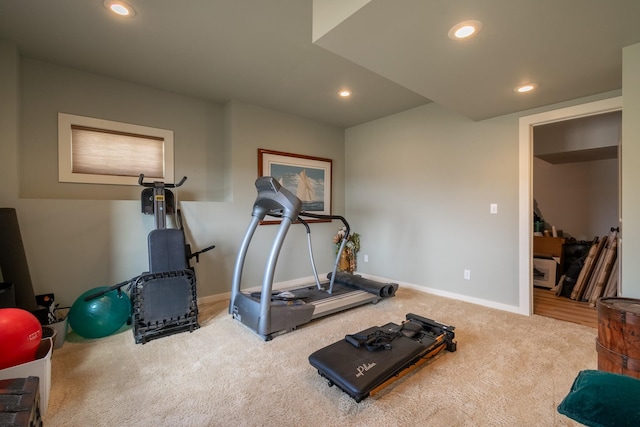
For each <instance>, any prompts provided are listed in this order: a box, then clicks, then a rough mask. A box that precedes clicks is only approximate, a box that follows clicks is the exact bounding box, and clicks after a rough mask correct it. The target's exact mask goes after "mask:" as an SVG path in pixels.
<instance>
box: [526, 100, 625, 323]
mask: <svg viewBox="0 0 640 427" xmlns="http://www.w3.org/2000/svg"><path fill="white" fill-rule="evenodd" d="M619 110H622V96H617V97H615V98H609V99H604V100H601V101H595V102H589V103H586V104H580V105H574V106H572V107H566V108H561V109H558V110H553V111H547V112H544V113H538V114H533V115H530V116H524V117H520V123H519V137H518V140H519V148H518V150H519V153H518V157H519V167H518V170H519V172H518V182H519V189H518V199H519V206H518V246H519V254H520V256H519V257H518V261H519V265H518V293H519V296H520V298H519V309H518V311H519V312H520V313H521V314H525V315H531V314H533V286H532V271H533V270H532V268H533V255H532V254H533V238H532V237H533V232H532V230H533V127H534V126H537V125H543V124H549V123H554V122H560V121H564V120H570V119H577V118H580V117H587V116H594V115H597V114H603V113H608V112H612V111H619ZM618 162H620V158H619V156H618ZM618 191H620V185H618Z"/></svg>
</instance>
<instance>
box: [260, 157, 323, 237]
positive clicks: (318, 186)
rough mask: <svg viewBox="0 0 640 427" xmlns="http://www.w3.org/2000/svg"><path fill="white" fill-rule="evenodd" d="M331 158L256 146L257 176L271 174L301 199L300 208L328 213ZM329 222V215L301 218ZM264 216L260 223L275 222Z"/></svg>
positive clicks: (315, 212)
mask: <svg viewBox="0 0 640 427" xmlns="http://www.w3.org/2000/svg"><path fill="white" fill-rule="evenodd" d="M332 168H333V160H331V159H326V158H322V157H315V156H307V155H303V154H294V153H285V152H282V151H273V150H267V149H264V148H258V177H261V176H272V177H274V178H275V179H276V180H277V181H278V182H279V183H280V185H282V186H283V187H284V188H286V189H287V190H289V191H291V192H292V193H293V194H294V195H296V196H297V197H298V198H299V199H300V200H301V201H302V210H304V211H306V212H310V213H314V214H320V215H331V200H332V183H333V170H332ZM305 221H306V222H330V221H331V220H330V219H305ZM279 223H280V220H279V219H276V220H264V221H261V224H279Z"/></svg>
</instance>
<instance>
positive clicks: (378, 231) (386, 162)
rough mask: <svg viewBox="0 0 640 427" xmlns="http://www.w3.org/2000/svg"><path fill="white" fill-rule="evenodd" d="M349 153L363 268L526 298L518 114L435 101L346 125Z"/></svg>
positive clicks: (497, 296)
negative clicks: (479, 114) (482, 112)
mask: <svg viewBox="0 0 640 427" xmlns="http://www.w3.org/2000/svg"><path fill="white" fill-rule="evenodd" d="M346 153H347V164H348V167H347V181H346V182H347V214H348V215H349V216H350V217H353V218H356V219H357V222H356V223H355V224H354V228H355V229H356V230H357V231H358V232H360V233H361V245H362V250H361V252H360V256H359V259H358V261H359V266H358V269H359V270H360V271H362V272H364V273H369V274H373V275H377V276H382V277H389V278H393V279H395V280H399V281H402V282H407V283H411V284H416V285H419V286H423V287H426V288H430V289H432V290H436V291H445V292H447V293H451V294H457V295H464V296H467V297H471V298H475V299H478V300H483V301H491V302H497V303H499V304H503V305H505V306H517V305H518V285H517V284H518V276H517V273H518V251H517V247H518V118H517V116H515V115H510V116H504V117H498V118H495V119H491V120H484V121H482V122H473V121H471V120H469V119H467V118H465V117H463V116H461V115H459V114H457V113H454V112H451V111H448V110H446V109H444V108H443V107H440V106H439V105H437V104H429V105H425V106H422V107H418V108H415V109H412V110H409V111H406V112H403V113H400V114H396V115H393V116H390V117H386V118H383V119H380V120H377V121H374V122H370V123H367V124H364V125H360V126H357V127H354V128H350V129H348V130H347V134H346ZM492 203H496V204H497V205H498V214H497V215H492V214H490V205H491V204H492ZM364 254H367V255H369V262H368V263H364V262H363V258H364V257H363V255H364ZM465 269H468V270H471V280H464V275H463V272H464V270H465Z"/></svg>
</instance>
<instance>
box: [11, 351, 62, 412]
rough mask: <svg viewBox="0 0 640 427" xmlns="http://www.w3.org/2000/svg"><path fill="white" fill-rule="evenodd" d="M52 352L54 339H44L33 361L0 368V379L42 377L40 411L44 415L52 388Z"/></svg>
mask: <svg viewBox="0 0 640 427" xmlns="http://www.w3.org/2000/svg"><path fill="white" fill-rule="evenodd" d="M51 353H53V341H52V340H51V338H47V339H43V340H42V341H41V342H40V345H39V346H38V351H37V352H36V359H35V360H34V361H33V362H27V363H23V364H22V365H16V366H12V367H10V368H6V369H2V370H0V380H8V379H12V378H27V377H38V378H40V411H41V413H42V416H44V415H45V414H46V413H47V404H48V403H49V391H50V390H51Z"/></svg>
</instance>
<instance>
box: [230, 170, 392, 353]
mask: <svg viewBox="0 0 640 427" xmlns="http://www.w3.org/2000/svg"><path fill="white" fill-rule="evenodd" d="M255 186H256V189H257V191H258V197H257V198H256V201H255V202H254V205H253V212H252V214H251V222H250V223H249V227H248V228H247V231H246V233H245V236H244V239H243V240H242V243H241V245H240V249H239V251H238V256H237V258H236V263H235V268H234V273H233V283H232V287H231V300H230V303H229V313H230V314H231V315H232V316H233V318H234V319H236V320H238V321H240V322H241V323H242V324H244V325H246V326H247V327H249V328H250V329H251V330H253V331H254V332H256V333H257V334H258V335H259V336H260V337H262V338H263V339H264V340H265V341H268V340H271V339H272V338H273V337H275V336H277V335H280V334H283V333H286V332H290V331H293V330H295V329H296V328H297V327H298V326H299V325H302V324H305V323H308V322H310V321H311V320H314V319H317V318H319V317H323V316H327V315H330V314H333V313H337V312H339V311H343V310H347V309H350V308H353V307H357V306H360V305H363V304H368V303H374V304H375V303H377V302H378V301H380V300H381V299H382V298H387V297H392V296H394V295H395V292H396V290H397V289H398V285H397V284H396V283H379V282H376V281H373V280H369V279H365V278H363V277H361V276H358V275H354V274H350V273H345V272H337V271H336V270H337V266H338V262H339V260H340V255H341V253H342V251H343V250H344V247H345V244H346V239H347V236H349V231H350V228H349V224H348V223H347V221H346V220H345V219H344V218H343V217H341V216H338V215H321V214H315V213H311V212H305V211H303V210H302V202H301V201H300V199H298V198H297V197H296V196H295V195H293V194H292V193H291V192H290V191H289V190H287V189H286V188H284V187H283V186H282V185H280V183H278V181H277V180H276V179H275V178H273V177H271V176H264V177H260V178H258V179H257V180H256V182H255ZM267 215H269V216H273V217H277V218H281V222H280V225H279V228H278V231H277V233H276V237H275V240H274V242H273V245H272V247H271V251H270V253H269V256H268V258H267V262H266V266H265V272H264V277H263V281H262V286H261V288H260V289H261V291H259V292H247V291H242V290H241V281H242V271H243V267H244V263H245V258H246V255H247V250H248V248H249V245H250V243H251V239H252V237H253V235H254V233H255V231H256V229H257V227H258V225H260V222H261V221H262V220H264V218H265V216H267ZM305 218H314V219H339V220H341V221H342V223H343V224H344V225H345V228H346V233H345V236H344V239H343V240H342V242H341V244H340V248H339V250H338V254H337V256H336V260H335V263H334V265H333V270H332V272H330V273H329V274H328V275H327V280H323V281H322V282H321V281H320V279H319V278H318V274H317V271H316V267H315V263H314V261H313V251H312V249H311V237H310V228H309V225H308V224H307V223H306V222H305ZM295 222H297V223H301V224H303V225H304V226H305V227H306V229H307V241H308V246H309V254H310V258H311V265H312V268H313V274H314V277H315V281H316V283H315V284H311V285H308V286H304V287H301V288H296V289H286V290H278V291H274V290H273V278H274V273H275V268H276V263H277V260H278V255H279V254H280V249H281V248H282V244H283V243H284V239H285V237H286V235H287V232H288V230H289V228H290V227H291V224H293V223H295Z"/></svg>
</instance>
